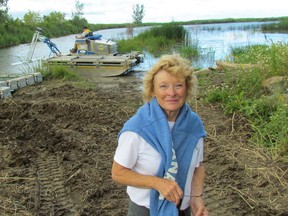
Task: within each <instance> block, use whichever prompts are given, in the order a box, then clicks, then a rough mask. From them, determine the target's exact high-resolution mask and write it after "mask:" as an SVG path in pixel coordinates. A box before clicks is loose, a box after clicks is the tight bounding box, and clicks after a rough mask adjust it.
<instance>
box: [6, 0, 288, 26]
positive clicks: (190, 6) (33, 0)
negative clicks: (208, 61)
mask: <svg viewBox="0 0 288 216" xmlns="http://www.w3.org/2000/svg"><path fill="white" fill-rule="evenodd" d="M75 2H76V0H8V6H9V14H10V15H12V17H13V18H20V19H21V18H23V15H24V14H25V13H27V12H28V11H33V12H37V13H40V15H41V16H43V15H48V14H49V13H50V12H51V11H57V12H64V13H66V18H68V19H69V18H70V16H71V13H72V11H75ZM80 3H83V4H84V10H83V12H84V17H85V18H86V19H87V20H88V22H89V23H94V24H97V23H101V24H104V23H131V22H132V21H133V20H132V12H133V5H136V4H140V5H141V4H143V5H144V8H145V16H144V18H143V22H171V21H189V20H200V19H221V18H260V17H280V16H288V4H287V0H138V1H133V0H80Z"/></svg>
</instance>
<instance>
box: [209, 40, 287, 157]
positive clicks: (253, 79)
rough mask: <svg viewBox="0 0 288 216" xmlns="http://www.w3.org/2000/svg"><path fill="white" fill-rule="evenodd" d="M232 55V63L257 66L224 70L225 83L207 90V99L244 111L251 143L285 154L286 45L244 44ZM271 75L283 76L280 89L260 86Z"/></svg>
mask: <svg viewBox="0 0 288 216" xmlns="http://www.w3.org/2000/svg"><path fill="white" fill-rule="evenodd" d="M233 55H234V62H235V63H242V64H244V63H245V64H246V63H250V64H256V65H258V67H256V68H251V69H246V70H243V69H237V70H232V71H231V70H230V71H225V85H221V86H218V87H217V88H214V89H212V90H210V91H209V93H208V95H207V100H208V101H209V102H210V103H212V102H221V103H222V104H223V108H224V110H225V112H226V113H228V114H232V113H235V112H236V113H239V114H240V115H244V116H245V117H246V118H247V119H248V121H249V123H250V125H251V128H252V130H253V135H252V137H251V141H252V142H253V143H257V144H258V145H261V146H263V147H267V148H268V149H270V150H271V151H273V152H274V153H275V154H281V155H286V156H288V97H287V93H288V92H287V87H285V79H286V85H287V78H288V70H287V69H288V63H287V58H288V45H287V44H283V43H275V44H272V45H270V46H268V45H252V46H246V47H242V48H237V49H234V50H233ZM273 76H282V77H284V78H285V77H286V78H285V79H284V87H282V88H280V91H275V92H271V91H267V89H265V88H263V85H262V82H263V81H264V80H265V79H267V78H270V77H273ZM285 88H286V89H285Z"/></svg>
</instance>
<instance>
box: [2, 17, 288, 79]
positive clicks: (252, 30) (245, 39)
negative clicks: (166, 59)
mask: <svg viewBox="0 0 288 216" xmlns="http://www.w3.org/2000/svg"><path fill="white" fill-rule="evenodd" d="M266 23H267V22H265V24H266ZM262 24H263V23H260V22H251V23H226V24H205V25H185V26H184V27H185V28H186V29H187V30H188V31H189V34H190V36H189V37H190V38H189V40H190V41H194V42H196V43H198V45H199V47H200V53H201V56H200V58H199V59H197V60H193V61H192V62H193V66H194V67H196V68H205V67H212V66H214V65H215V62H216V61H217V60H225V59H226V58H229V55H230V52H231V48H232V47H240V46H246V45H252V44H271V43H276V42H285V43H287V42H288V34H280V33H276V34H275V33H273V34H271V33H265V34H264V33H262V32H261V31H260V26H261V25H262ZM147 28H149V27H141V28H135V29H134V31H133V35H134V36H136V35H137V34H139V33H140V32H143V31H145V30H146V29H147ZM96 33H97V34H101V35H102V37H103V38H107V39H111V40H115V39H126V38H128V37H129V35H128V34H127V29H126V28H118V29H106V30H100V31H97V32H96ZM44 35H45V32H44ZM75 36H76V35H69V36H65V37H59V38H52V39H51V41H52V42H54V43H55V44H56V45H57V47H58V48H59V50H60V51H61V52H62V53H63V54H65V53H68V52H69V50H70V49H71V48H72V47H73V46H74V39H75ZM29 48H30V44H22V45H19V46H14V47H11V48H6V49H1V50H0V76H1V75H4V74H5V75H7V74H15V73H18V74H19V73H24V72H27V71H28V72H29V71H31V70H33V69H34V68H35V67H36V66H38V65H39V61H37V60H36V61H35V62H34V64H19V65H14V66H12V63H15V62H23V60H25V59H26V57H27V55H28V52H29ZM49 55H51V52H50V49H49V48H48V47H47V45H46V44H44V43H43V42H38V43H37V46H36V49H35V53H34V58H35V59H41V58H47V57H49ZM155 61H157V58H154V57H153V56H152V55H151V54H149V53H145V59H144V63H142V64H140V65H139V66H138V67H137V68H136V70H137V71H147V70H148V69H149V68H150V67H151V66H152V65H153V64H154V63H155ZM139 73H140V72H139Z"/></svg>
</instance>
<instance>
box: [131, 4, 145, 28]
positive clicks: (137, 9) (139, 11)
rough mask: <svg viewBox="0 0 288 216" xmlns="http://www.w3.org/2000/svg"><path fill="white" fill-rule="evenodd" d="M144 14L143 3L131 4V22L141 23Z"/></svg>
mask: <svg viewBox="0 0 288 216" xmlns="http://www.w3.org/2000/svg"><path fill="white" fill-rule="evenodd" d="M144 14H145V11H144V5H143V4H142V5H139V4H136V6H135V5H133V14H132V18H133V23H135V24H141V23H142V20H143V17H144Z"/></svg>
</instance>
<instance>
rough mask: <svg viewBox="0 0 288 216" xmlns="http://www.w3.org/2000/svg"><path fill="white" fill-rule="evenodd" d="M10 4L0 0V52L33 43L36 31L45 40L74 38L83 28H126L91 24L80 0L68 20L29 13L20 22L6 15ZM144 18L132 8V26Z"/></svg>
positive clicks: (137, 8)
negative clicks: (37, 29)
mask: <svg viewBox="0 0 288 216" xmlns="http://www.w3.org/2000/svg"><path fill="white" fill-rule="evenodd" d="M8 1H9V0H0V33H1V35H2V36H1V38H0V48H5V47H10V46H14V45H18V44H23V43H28V42H30V41H31V40H32V37H33V34H34V32H35V30H36V28H37V27H40V28H41V29H43V31H44V33H43V34H44V35H45V36H46V37H48V38H52V37H60V36H65V35H70V34H77V33H79V32H81V31H82V28H83V26H87V27H88V28H90V29H91V30H92V31H97V30H99V29H104V28H105V29H107V28H119V27H125V26H127V24H91V23H88V21H87V20H86V19H85V18H84V17H83V14H84V13H83V9H84V4H83V3H81V2H80V1H79V0H76V2H75V10H74V11H73V12H72V16H71V19H67V18H66V16H67V14H66V13H63V12H56V11H55V12H51V13H50V14H48V15H44V16H41V15H40V14H39V13H37V12H34V11H28V12H27V13H26V14H25V15H24V17H23V19H19V18H16V19H14V18H13V17H12V16H10V15H9V8H8ZM143 17H144V6H143V5H138V4H136V6H133V15H132V18H133V20H134V23H135V25H139V24H141V23H142V19H143Z"/></svg>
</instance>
